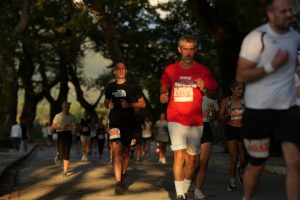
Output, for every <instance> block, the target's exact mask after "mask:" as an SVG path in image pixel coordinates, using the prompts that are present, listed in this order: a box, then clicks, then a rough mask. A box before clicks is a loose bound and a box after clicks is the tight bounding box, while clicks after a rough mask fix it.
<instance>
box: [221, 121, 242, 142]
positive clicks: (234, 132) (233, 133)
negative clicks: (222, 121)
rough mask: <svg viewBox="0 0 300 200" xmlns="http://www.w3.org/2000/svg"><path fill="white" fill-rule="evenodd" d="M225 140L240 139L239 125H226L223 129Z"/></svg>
mask: <svg viewBox="0 0 300 200" xmlns="http://www.w3.org/2000/svg"><path fill="white" fill-rule="evenodd" d="M224 136H225V141H230V140H238V141H241V127H235V126H230V125H227V124H226V126H225V129H224Z"/></svg>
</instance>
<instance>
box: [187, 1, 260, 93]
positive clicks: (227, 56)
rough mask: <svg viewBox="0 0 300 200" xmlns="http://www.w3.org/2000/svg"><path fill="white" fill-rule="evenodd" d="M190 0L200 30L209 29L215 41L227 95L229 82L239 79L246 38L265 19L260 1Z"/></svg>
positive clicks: (222, 83)
mask: <svg viewBox="0 0 300 200" xmlns="http://www.w3.org/2000/svg"><path fill="white" fill-rule="evenodd" d="M187 2H188V4H189V7H190V9H191V10H192V12H193V16H194V18H195V19H196V21H197V23H198V25H199V29H204V30H205V31H207V32H208V33H209V34H210V36H211V37H212V38H213V40H214V43H215V45H216V51H217V56H218V59H219V68H220V72H221V79H222V82H221V85H222V89H223V91H224V95H228V93H229V83H230V81H231V80H233V79H234V78H235V70H236V64H237V63H236V62H237V58H238V53H239V49H240V45H241V42H242V39H243V38H244V36H245V35H246V34H247V33H248V32H249V31H250V30H251V29H253V28H254V27H256V26H257V25H258V24H259V23H261V21H262V19H263V17H262V12H261V10H260V5H259V2H258V1H247V0H233V1H223V0H187ZM249 8H251V9H249ZM254 13H255V14H254Z"/></svg>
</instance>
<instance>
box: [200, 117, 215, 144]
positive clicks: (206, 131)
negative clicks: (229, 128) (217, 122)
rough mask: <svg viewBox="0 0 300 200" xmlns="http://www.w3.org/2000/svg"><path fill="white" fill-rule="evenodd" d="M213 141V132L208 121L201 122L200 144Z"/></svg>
mask: <svg viewBox="0 0 300 200" xmlns="http://www.w3.org/2000/svg"><path fill="white" fill-rule="evenodd" d="M212 141H213V132H212V130H211V127H210V124H209V122H204V123H203V135H202V138H201V144H204V143H207V142H212Z"/></svg>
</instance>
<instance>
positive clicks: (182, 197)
mask: <svg viewBox="0 0 300 200" xmlns="http://www.w3.org/2000/svg"><path fill="white" fill-rule="evenodd" d="M176 200H185V198H184V196H183V195H178V196H177V197H176Z"/></svg>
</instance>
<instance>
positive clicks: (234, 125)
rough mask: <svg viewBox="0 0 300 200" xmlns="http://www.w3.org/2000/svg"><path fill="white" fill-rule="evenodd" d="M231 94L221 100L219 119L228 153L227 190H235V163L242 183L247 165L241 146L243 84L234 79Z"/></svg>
mask: <svg viewBox="0 0 300 200" xmlns="http://www.w3.org/2000/svg"><path fill="white" fill-rule="evenodd" d="M230 89H231V92H232V94H231V96H229V97H226V98H224V99H223V100H222V101H221V105H220V112H219V119H220V121H221V122H223V123H225V130H224V135H225V141H226V145H227V150H228V152H229V155H230V162H229V184H228V187H227V189H228V191H236V190H237V185H236V172H237V163H238V160H240V164H239V170H238V172H239V181H240V183H241V184H242V183H243V173H244V168H245V166H246V165H247V162H246V161H245V157H244V152H243V146H242V143H241V120H242V115H243V112H244V110H245V105H244V101H243V93H244V85H243V84H241V83H237V82H236V81H235V80H234V81H232V82H231V85H230Z"/></svg>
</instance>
